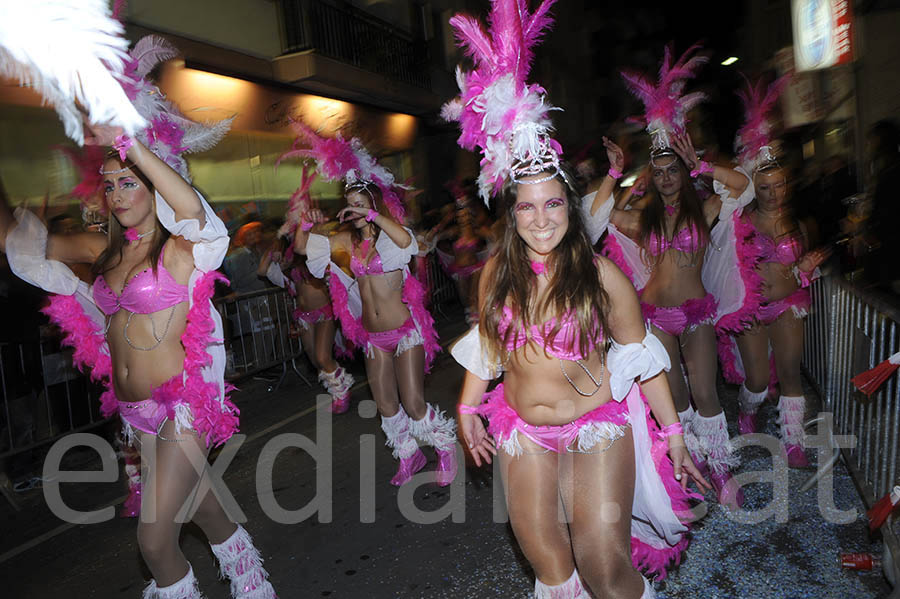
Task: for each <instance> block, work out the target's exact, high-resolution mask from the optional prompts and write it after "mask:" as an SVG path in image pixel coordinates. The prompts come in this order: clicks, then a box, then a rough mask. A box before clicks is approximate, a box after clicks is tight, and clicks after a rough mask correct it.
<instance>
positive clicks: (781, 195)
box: [705, 78, 828, 467]
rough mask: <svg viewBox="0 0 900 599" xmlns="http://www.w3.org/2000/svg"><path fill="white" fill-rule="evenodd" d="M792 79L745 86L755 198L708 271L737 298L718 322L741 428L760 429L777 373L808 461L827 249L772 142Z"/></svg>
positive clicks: (746, 141)
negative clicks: (812, 350)
mask: <svg viewBox="0 0 900 599" xmlns="http://www.w3.org/2000/svg"><path fill="white" fill-rule="evenodd" d="M786 83H787V79H786V78H781V79H779V80H777V81H775V82H774V83H772V85H770V86H769V87H768V88H767V89H766V88H764V87H763V86H762V84H761V83H758V84H757V85H756V86H755V87H753V86H748V90H747V91H746V92H742V93H740V94H739V95H740V96H741V98H742V99H743V100H744V104H745V111H746V117H747V122H746V123H745V125H744V126H743V127H742V128H741V129H740V131H739V132H738V138H737V143H736V146H737V150H738V159H739V162H740V164H741V166H740V167H738V168H739V170H741V171H742V172H744V173H745V174H750V175H752V180H753V185H752V186H750V188H749V189H750V191H751V192H752V193H753V194H754V196H755V199H756V201H755V202H754V203H753V204H751V205H750V206H749V208H748V209H746V210H736V211H735V212H734V213H733V215H731V218H729V219H728V221H729V223H728V224H730V227H729V229H730V233H729V234H728V235H727V236H724V237H723V239H722V240H721V242H720V243H719V245H720V246H721V247H723V248H724V250H725V251H722V252H718V255H717V256H710V258H711V262H710V264H709V267H708V269H709V273H708V274H705V278H706V279H708V280H710V281H711V286H712V287H715V288H717V289H718V290H720V291H718V292H717V295H718V296H721V297H722V298H723V299H722V300H721V303H722V304H723V307H724V305H725V304H728V305H729V306H730V307H729V308H728V309H725V310H723V311H722V312H723V313H722V316H721V318H720V319H719V321H718V323H717V329H718V331H719V357H720V360H721V362H722V372H723V374H724V376H725V379H726V380H727V381H729V382H732V383H740V384H741V388H740V392H739V394H738V399H739V402H740V413H739V417H738V428H739V430H740V432H741V434H747V433H755V432H757V430H758V426H757V422H756V413H757V411H758V409H759V406H760V404H762V402H763V401H764V400H765V398H766V396H767V395H768V389H767V387H768V386H769V384H770V380H771V379H773V378H774V377H773V376H772V375H773V374H774V375H777V382H778V384H779V386H780V392H781V397H780V398H779V400H778V411H779V417H778V423H779V425H780V427H781V436H782V440H783V442H784V446H785V450H786V452H787V457H788V463H789V464H790V465H791V466H795V467H802V466H806V465H807V464H808V461H807V458H806V454H805V453H804V451H803V417H804V411H805V406H806V402H805V399H804V397H803V385H802V382H801V376H800V359H801V356H802V353H803V318H804V317H805V316H806V314H807V313H808V311H809V306H810V295H809V285H810V284H811V282H812V281H813V280H814V279H815V278H816V277H817V276H818V266H819V264H821V263H822V261H823V260H825V259H826V258H827V257H828V252H827V251H826V250H823V249H818V250H814V251H808V248H807V243H806V241H805V239H806V236H805V234H804V232H803V231H802V229H801V226H800V224H799V223H798V222H797V221H796V220H794V218H792V216H791V213H790V208H789V201H788V198H787V193H786V192H787V172H786V170H785V169H784V168H782V167H781V165H779V164H778V162H777V161H776V160H775V157H774V156H773V155H772V152H771V148H770V146H769V144H770V124H769V122H768V114H767V113H768V112H769V111H770V109H771V108H772V106H773V105H774V103H775V101H776V99H777V98H778V95H779V94H780V92H781V90H782V89H783V87H784V85H785V84H786ZM725 297H728V298H729V299H727V300H726V299H724V298H725ZM770 357H771V359H770ZM770 363H774V373H770Z"/></svg>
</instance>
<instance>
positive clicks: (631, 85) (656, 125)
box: [622, 44, 709, 155]
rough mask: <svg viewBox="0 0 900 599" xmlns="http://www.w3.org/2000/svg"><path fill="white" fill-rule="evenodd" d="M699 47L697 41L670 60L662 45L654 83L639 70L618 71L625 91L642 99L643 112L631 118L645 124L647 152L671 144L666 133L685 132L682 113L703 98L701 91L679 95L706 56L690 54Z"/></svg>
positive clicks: (658, 150)
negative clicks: (661, 57)
mask: <svg viewBox="0 0 900 599" xmlns="http://www.w3.org/2000/svg"><path fill="white" fill-rule="evenodd" d="M699 48H700V46H699V44H694V45H693V46H691V47H690V48H688V49H687V51H686V52H685V53H684V54H682V55H681V58H679V59H678V60H677V61H676V62H675V63H674V64H672V50H671V48H669V47H668V46H666V49H665V55H664V56H663V62H662V64H661V65H660V67H659V82H658V83H653V82H652V81H650V80H648V79H647V78H646V77H645V76H644V75H643V74H641V73H635V72H630V71H622V78H623V79H625V86H626V87H627V88H628V91H630V92H631V93H632V94H634V95H635V96H636V97H637V98H638V99H639V100H640V101H641V102H643V103H644V116H643V117H642V118H635V119H634V120H636V121H638V122H641V124H643V125H646V127H647V132H648V133H650V137H651V141H650V150H651V155H652V154H659V153H661V152H662V151H664V150H666V149H667V148H670V147H671V141H670V139H669V138H670V136H671V135H672V134H673V133H675V134H678V135H681V134H683V133H684V132H685V115H687V113H688V111H689V110H690V109H691V108H693V107H694V106H696V105H697V104H699V103H700V102H702V101H703V100H705V99H706V94H704V93H702V92H694V93H690V94H687V95H684V96H682V95H681V93H682V91H684V86H685V85H686V84H687V82H688V80H690V79H692V78H693V77H695V76H696V74H697V70H698V69H699V68H700V67H701V66H702V65H704V64H705V63H706V62H707V60H709V59H708V58H707V57H706V56H693V57H690V55H691V54H692V53H693V52H694V51H695V50H698V49H699ZM670 151H671V150H670Z"/></svg>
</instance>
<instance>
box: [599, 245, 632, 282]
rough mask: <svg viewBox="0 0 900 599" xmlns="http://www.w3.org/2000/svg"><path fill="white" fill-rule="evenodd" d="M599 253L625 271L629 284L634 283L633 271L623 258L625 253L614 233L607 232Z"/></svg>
mask: <svg viewBox="0 0 900 599" xmlns="http://www.w3.org/2000/svg"><path fill="white" fill-rule="evenodd" d="M600 253H601V254H603V255H604V256H606V257H607V258H609V259H610V260H612V261H613V263H614V264H615V265H616V266H618V267H619V269H620V270H621V271H622V272H623V273H625V276H626V277H628V280H629V281H631V284H632V285H634V272H633V271H632V270H631V267H630V266H628V262H627V261H626V260H625V253H624V252H623V251H622V246H621V245H619V241H618V240H617V239H616V237H615V235H612V234H610V233H607V235H606V239H605V240H604V241H603V250H602V251H601V252H600Z"/></svg>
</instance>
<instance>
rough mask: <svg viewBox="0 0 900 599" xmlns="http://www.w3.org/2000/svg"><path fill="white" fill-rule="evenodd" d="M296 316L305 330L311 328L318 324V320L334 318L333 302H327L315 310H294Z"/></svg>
mask: <svg viewBox="0 0 900 599" xmlns="http://www.w3.org/2000/svg"><path fill="white" fill-rule="evenodd" d="M294 318H295V319H296V320H297V323H298V324H299V325H300V326H302V327H303V329H304V330H307V331H308V330H309V327H310V326H311V325H314V324H316V323H317V322H322V321H323V320H334V310H332V308H331V304H325V305H324V306H322V307H321V308H316V309H315V310H310V311H309V312H304V311H303V310H294Z"/></svg>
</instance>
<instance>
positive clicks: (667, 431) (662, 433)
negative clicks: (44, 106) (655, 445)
mask: <svg viewBox="0 0 900 599" xmlns="http://www.w3.org/2000/svg"><path fill="white" fill-rule="evenodd" d="M673 435H681V436H684V428H683V427H682V426H681V422H673V423H672V424H669V425H666V426H664V427H662V428H661V429H660V430H659V438H660V439H668V438H669V437H671V436H673Z"/></svg>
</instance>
